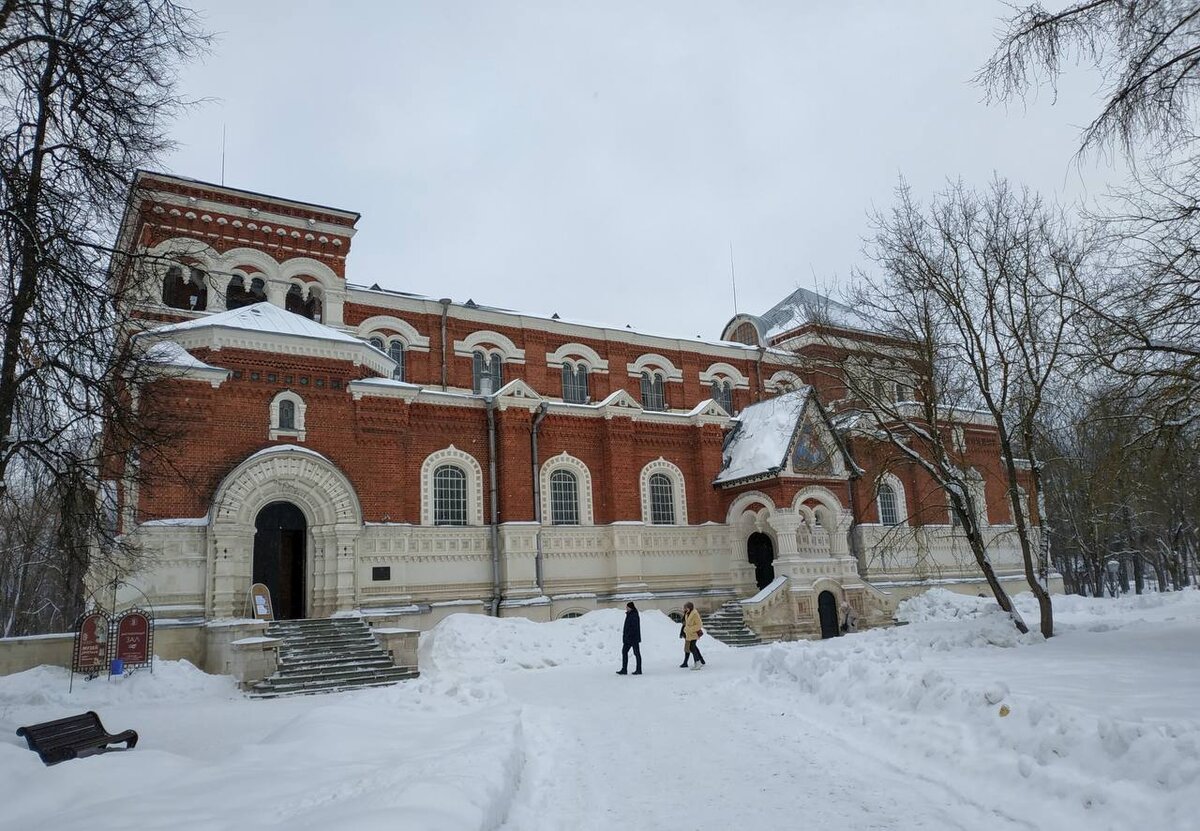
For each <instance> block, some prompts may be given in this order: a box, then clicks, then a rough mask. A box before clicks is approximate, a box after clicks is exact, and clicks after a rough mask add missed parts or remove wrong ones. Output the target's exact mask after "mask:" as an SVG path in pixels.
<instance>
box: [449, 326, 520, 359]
mask: <svg viewBox="0 0 1200 831" xmlns="http://www.w3.org/2000/svg"><path fill="white" fill-rule="evenodd" d="M478 351H483V352H487V353H489V354H490V353H492V352H499V353H500V357H501V358H502V359H503V360H504V362H505V363H506V364H523V363H525V350H524V349H518V348H517V345H516V344H515V343H513V342H512V341H511V340H509V339H508V338H507V337H505V336H504V335H502V334H500V333H499V332H493V331H491V330H490V329H480V330H478V331H475V332H472V333H471V334H469V335H467V336H466V337H465V338H463V339H462V340H456V341H455V342H454V354H455V355H457V356H458V357H460V358H470V357H471V356H472V355H474V354H475V352H478Z"/></svg>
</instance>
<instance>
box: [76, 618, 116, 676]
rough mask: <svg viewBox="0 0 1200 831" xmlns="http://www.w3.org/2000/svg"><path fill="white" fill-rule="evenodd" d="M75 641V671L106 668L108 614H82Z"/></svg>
mask: <svg viewBox="0 0 1200 831" xmlns="http://www.w3.org/2000/svg"><path fill="white" fill-rule="evenodd" d="M75 637H76V641H75V666H74V670H75V672H104V671H107V670H108V615H106V614H104V613H103V612H92V613H91V614H89V615H84V617H83V620H82V621H81V622H80V624H79V632H78V634H76V636H75Z"/></svg>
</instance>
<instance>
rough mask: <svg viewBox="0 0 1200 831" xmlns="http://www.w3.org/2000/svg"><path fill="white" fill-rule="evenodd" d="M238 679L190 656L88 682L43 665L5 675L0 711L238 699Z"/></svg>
mask: <svg viewBox="0 0 1200 831" xmlns="http://www.w3.org/2000/svg"><path fill="white" fill-rule="evenodd" d="M240 696H241V693H240V692H238V688H237V682H235V681H234V680H233V679H232V678H231V677H229V676H227V675H209V674H208V673H206V672H203V671H201V670H199V669H197V668H196V667H195V666H193V665H192V664H190V663H188V662H187V661H163V660H156V661H155V662H154V672H150V671H149V670H148V669H140V670H137V671H136V672H133V673H131V674H129V675H128V676H116V677H109V676H104V675H102V676H99V677H98V678H93V679H92V680H91V681H88V680H87V679H86V678H85V677H84V676H82V675H76V676H75V680H74V683H73V684H72V682H71V673H70V672H68V671H67V670H66V669H64V668H63V667H51V666H40V667H34V668H33V669H29V670H25V671H24V672H18V673H15V674H13V675H4V676H0V710H3V709H5V708H8V707H18V706H20V707H66V708H74V709H79V710H94V709H96V708H98V707H107V706H112V705H117V704H133V703H137V702H142V703H146V702H164V701H166V702H182V701H195V700H200V699H224V698H238V697H240Z"/></svg>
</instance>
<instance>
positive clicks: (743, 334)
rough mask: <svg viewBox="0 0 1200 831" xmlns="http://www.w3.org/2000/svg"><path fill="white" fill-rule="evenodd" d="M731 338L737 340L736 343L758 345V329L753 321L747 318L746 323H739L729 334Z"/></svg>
mask: <svg viewBox="0 0 1200 831" xmlns="http://www.w3.org/2000/svg"><path fill="white" fill-rule="evenodd" d="M729 339H730V340H732V341H735V342H736V343H745V344H749V345H750V346H757V345H758V330H757V329H755V328H754V324H753V323H751V322H750V321H748V320H747V321H746V322H745V323H741V324H739V325H738V327H737V328H736V329H734V330H733V334H732V335H730V336H729Z"/></svg>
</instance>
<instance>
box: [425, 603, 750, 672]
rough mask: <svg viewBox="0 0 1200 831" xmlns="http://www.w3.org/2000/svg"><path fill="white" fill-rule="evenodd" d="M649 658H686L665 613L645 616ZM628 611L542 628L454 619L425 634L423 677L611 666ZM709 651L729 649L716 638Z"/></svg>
mask: <svg viewBox="0 0 1200 831" xmlns="http://www.w3.org/2000/svg"><path fill="white" fill-rule="evenodd" d="M641 617H642V651H643V653H650V652H654V653H660V652H666V651H670V652H672V653H679V654H682V650H683V646H682V643H683V642H682V641H680V640H679V624H678V623H675V622H674V621H673V620H671V619H670V618H669V617H667V616H666V615H665V614H663V613H662V612H659V611H644V612H642V613H641ZM624 624H625V612H624V611H623V610H621V609H600V610H597V611H594V612H588V613H587V614H586V615H583V616H582V617H577V618H567V619H564V620H556V621H552V622H549V623H537V622H534V621H532V620H527V619H525V618H519V617H513V618H494V617H489V616H487V615H472V614H456V615H450V616H449V617H447V618H446V619H445V620H443V621H441V622H440V623H438V625H437V626H435V627H434V628H433V629H431V630H430V631H428V632H425V633H422V635H421V650H420V666H421V672H422V673H430V674H434V675H436V676H438V677H462V678H468V679H469V678H474V677H479V676H485V675H490V674H493V673H496V672H505V671H511V670H531V669H549V668H551V667H558V666H587V667H601V666H604V667H607V666H609V665H611V664H613V662H614V660H619V658H620V651H621V633H622V630H623V627H624ZM700 648H701V650H703V651H704V652H708V651H710V650H712V651H713V652H719V651H721V650H725V649H729V647H727V646H726V645H725V644H723V643H720V642H719V641H715V640H713V639H712V638H710V637H707V636H706V637H704V638H702V639H701V642H700Z"/></svg>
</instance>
